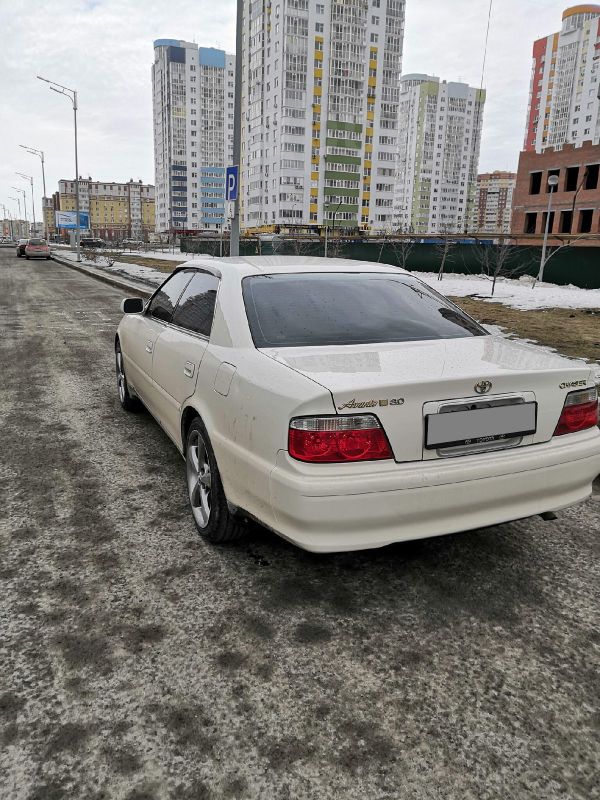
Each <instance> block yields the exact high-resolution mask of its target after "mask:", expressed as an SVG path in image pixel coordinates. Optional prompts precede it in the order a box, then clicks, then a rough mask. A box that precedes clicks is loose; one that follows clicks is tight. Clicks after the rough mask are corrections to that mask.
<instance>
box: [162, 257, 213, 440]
mask: <svg viewBox="0 0 600 800" xmlns="http://www.w3.org/2000/svg"><path fill="white" fill-rule="evenodd" d="M218 287H219V279H218V278H217V277H215V276H214V275H211V274H210V273H208V272H200V271H198V272H195V273H194V276H193V277H192V279H191V281H190V282H189V284H188V285H187V286H186V288H185V290H184V291H183V293H182V295H181V297H180V298H179V302H178V304H177V306H176V308H175V310H174V312H173V317H172V320H171V324H170V325H168V326H167V327H166V329H165V330H164V331H163V333H162V334H161V336H160V337H159V339H158V340H157V342H156V346H155V350H154V360H153V364H152V378H153V382H154V385H155V392H156V397H157V402H158V404H159V409H158V414H159V418H160V421H161V424H162V426H163V428H164V429H165V430H166V431H167V433H168V434H169V436H171V438H172V439H173V440H174V441H175V442H179V441H180V421H181V408H182V406H183V404H184V402H185V400H187V398H188V397H190V396H191V395H192V394H193V393H194V391H195V389H196V381H197V378H198V370H199V367H200V362H201V361H202V357H203V355H204V351H205V350H206V346H207V345H208V341H209V338H210V331H211V327H212V320H213V314H214V309H215V302H216V298H217V290H218Z"/></svg>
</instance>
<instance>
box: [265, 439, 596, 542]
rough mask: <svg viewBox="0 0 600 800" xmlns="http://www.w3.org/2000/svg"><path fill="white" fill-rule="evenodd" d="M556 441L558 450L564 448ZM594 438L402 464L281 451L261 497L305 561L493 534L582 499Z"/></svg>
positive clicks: (591, 473) (590, 476)
mask: <svg viewBox="0 0 600 800" xmlns="http://www.w3.org/2000/svg"><path fill="white" fill-rule="evenodd" d="M565 440H566V441H565ZM599 472H600V431H599V430H598V429H597V428H594V429H593V430H591V431H583V432H582V433H577V434H569V435H567V436H564V437H560V438H556V439H553V440H552V441H550V442H546V443H544V444H538V445H532V446H528V447H522V448H515V449H512V450H506V451H503V452H500V453H489V454H481V455H477V456H476V455H473V456H463V457H460V458H449V459H439V460H435V461H428V462H412V463H407V464H397V463H387V462H385V464H384V463H383V462H379V463H376V462H370V463H368V464H367V463H364V464H344V465H339V464H331V465H325V464H311V465H308V464H302V463H301V462H297V461H294V460H293V459H291V458H290V457H289V456H288V454H287V453H286V452H285V451H281V452H280V454H279V456H278V459H277V465H276V467H275V468H274V470H273V471H272V473H271V478H270V491H271V505H272V511H273V517H274V519H275V521H276V525H275V528H276V530H277V532H278V533H279V534H280V535H281V536H283V537H284V538H286V539H289V540H290V541H292V542H294V543H295V544H297V545H299V546H300V547H303V548H304V549H306V550H311V551H314V552H335V551H343V550H360V549H365V548H372V547H382V546H384V545H387V544H391V543H392V542H399V541H405V540H409V539H421V538H426V537H429V536H439V535H441V534H447V533H455V532H457V531H462V530H469V529H473V528H479V527H484V526H488V525H495V524H498V523H502V522H508V521H510V520H514V519H520V518H522V517H528V516H532V515H534V514H540V513H542V512H544V511H556V510H558V509H560V508H564V507H566V506H569V505H573V504H574V503H578V502H580V501H582V500H585V498H586V497H588V496H589V495H590V494H591V490H592V489H591V485H592V481H593V480H594V478H595V477H596V476H597V475H598V473H599Z"/></svg>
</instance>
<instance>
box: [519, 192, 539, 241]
mask: <svg viewBox="0 0 600 800" xmlns="http://www.w3.org/2000/svg"><path fill="white" fill-rule="evenodd" d="M531 194H539V191H538V192H535V193H534V192H531ZM536 225H537V214H536V213H535V212H534V211H530V212H529V213H527V214H525V228H524V230H523V232H524V233H535V227H536Z"/></svg>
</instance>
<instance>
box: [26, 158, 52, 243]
mask: <svg viewBox="0 0 600 800" xmlns="http://www.w3.org/2000/svg"><path fill="white" fill-rule="evenodd" d="M19 147H22V148H23V150H26V151H27V152H28V153H31V155H32V156H38V158H39V159H40V161H41V162H42V186H43V190H44V195H43V197H42V219H43V220H44V236H45V238H46V241H48V221H47V220H46V209H45V208H44V200H45V199H46V171H45V169H44V151H43V150H36V148H35V147H27V145H25V144H20V145H19Z"/></svg>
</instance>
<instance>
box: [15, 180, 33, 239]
mask: <svg viewBox="0 0 600 800" xmlns="http://www.w3.org/2000/svg"><path fill="white" fill-rule="evenodd" d="M15 175H18V176H19V177H20V178H23V180H24V181H29V184H30V186H31V213H32V216H33V235H34V236H35V235H36V234H35V199H34V195H33V176H32V175H25V173H24V172H15Z"/></svg>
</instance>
